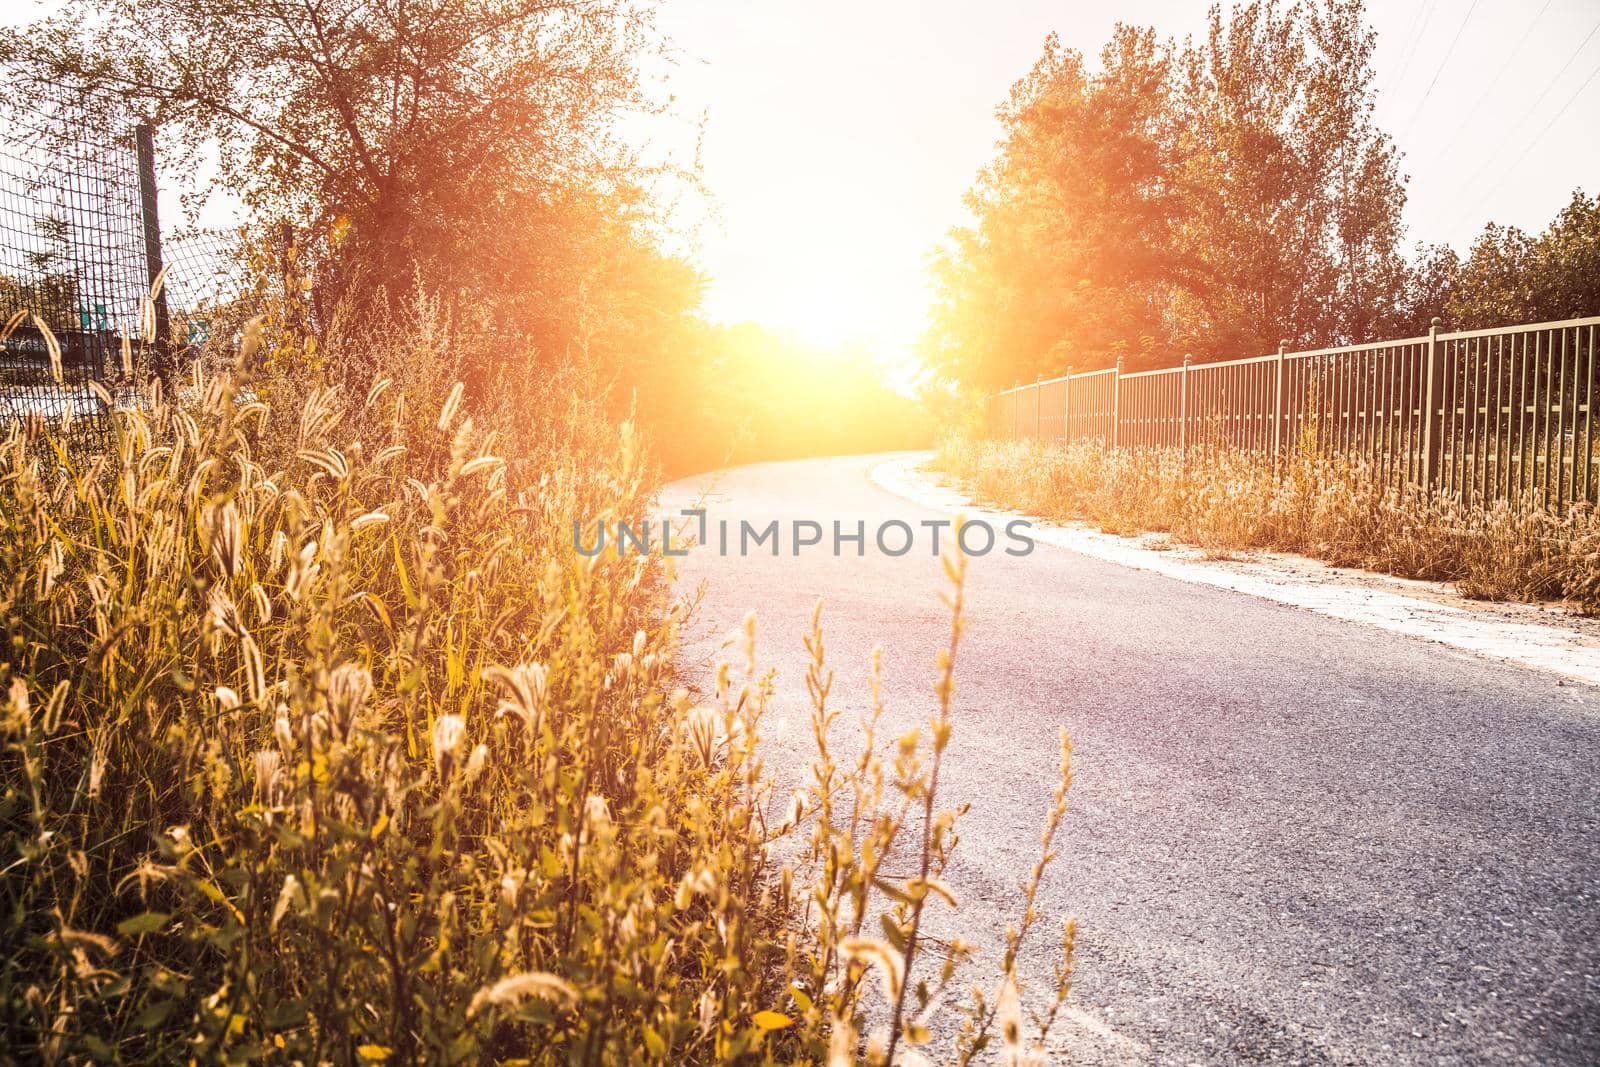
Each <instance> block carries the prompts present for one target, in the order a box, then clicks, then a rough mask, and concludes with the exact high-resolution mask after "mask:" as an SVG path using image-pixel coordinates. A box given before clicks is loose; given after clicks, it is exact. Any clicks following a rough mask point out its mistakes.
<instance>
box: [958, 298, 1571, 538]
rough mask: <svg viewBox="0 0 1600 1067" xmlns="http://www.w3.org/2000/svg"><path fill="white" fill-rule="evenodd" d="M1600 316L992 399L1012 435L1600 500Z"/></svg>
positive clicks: (1559, 502)
mask: <svg viewBox="0 0 1600 1067" xmlns="http://www.w3.org/2000/svg"><path fill="white" fill-rule="evenodd" d="M1597 337H1600V316H1597V317H1591V318H1582V319H1569V320H1566V321H1564V322H1541V323H1532V324H1529V325H1524V326H1508V327H1496V328H1494V329H1486V330H1466V331H1460V332H1455V333H1445V332H1443V331H1441V330H1440V328H1439V324H1438V322H1437V320H1435V323H1434V326H1433V327H1432V328H1431V329H1430V330H1429V332H1428V333H1427V334H1426V335H1425V336H1421V337H1407V338H1403V339H1400V340H1393V341H1377V342H1373V343H1370V344H1361V345H1347V346H1343V347H1339V348H1322V349H1315V350H1313V351H1309V352H1288V351H1285V350H1284V347H1283V346H1280V348H1279V351H1278V352H1276V353H1273V354H1271V355H1265V356H1252V357H1247V358H1244V359H1230V360H1221V361H1218V362H1214V363H1191V362H1190V361H1189V359H1188V358H1187V357H1185V359H1184V363H1183V365H1182V366H1180V367H1169V368H1163V369H1160V370H1147V371H1135V372H1132V373H1125V372H1123V371H1122V370H1121V367H1120V364H1119V366H1118V367H1115V368H1110V369H1106V370H1098V371H1088V372H1085V373H1081V374H1072V373H1068V374H1066V375H1064V376H1062V377H1059V378H1051V379H1048V380H1044V381H1038V382H1035V383H1033V384H1032V385H1022V386H1018V387H1016V388H1013V389H1007V390H1003V391H1001V392H999V393H997V394H995V395H994V397H993V398H992V399H991V402H990V409H989V420H990V428H991V433H992V434H994V435H995V436H997V437H1001V438H1014V439H1022V438H1032V439H1037V440H1043V441H1058V442H1091V441H1092V442H1097V443H1099V444H1101V445H1103V446H1106V447H1114V448H1167V449H1179V450H1182V451H1184V452H1186V453H1188V452H1202V453H1203V452H1204V451H1206V450H1211V449H1221V448H1225V449H1230V450H1235V451H1243V452H1249V453H1255V454H1258V455H1260V456H1261V457H1262V458H1263V460H1264V461H1265V462H1270V463H1272V464H1273V465H1274V466H1275V467H1278V466H1281V464H1282V462H1283V460H1284V459H1285V458H1286V457H1289V456H1293V455H1307V454H1310V455H1317V456H1323V457H1329V458H1339V459H1344V460H1348V461H1353V462H1357V463H1359V464H1361V465H1363V466H1364V467H1365V468H1366V469H1367V470H1369V471H1370V472H1372V473H1373V474H1374V475H1375V476H1376V477H1377V478H1379V479H1381V480H1382V481H1383V482H1385V483H1387V484H1392V485H1417V486H1427V487H1429V488H1432V489H1435V490H1437V491H1439V492H1442V493H1445V494H1447V495H1449V496H1452V497H1454V498H1456V499H1459V500H1461V501H1463V502H1467V503H1474V504H1484V503H1487V502H1489V501H1492V500H1509V501H1513V502H1518V503H1528V504H1533V505H1537V506H1543V507H1553V508H1561V507H1565V506H1566V505H1568V504H1571V503H1575V502H1587V503H1596V502H1597V501H1600V470H1597V469H1596V457H1595V447H1596V442H1595V427H1594V421H1595V420H1594V403H1595V391H1596V375H1597V368H1596V365H1595V364H1596V351H1595V344H1596V340H1597Z"/></svg>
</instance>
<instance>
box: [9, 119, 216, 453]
mask: <svg viewBox="0 0 1600 1067" xmlns="http://www.w3.org/2000/svg"><path fill="white" fill-rule="evenodd" d="M116 115H117V109H116V108H115V107H113V106H107V105H106V103H105V102H104V101H99V102H95V104H94V106H91V103H90V102H88V101H85V100H83V99H82V98H80V97H76V96H74V95H71V94H68V93H66V92H64V91H63V92H50V91H45V92H43V93H40V92H30V93H28V94H26V95H25V96H24V95H22V94H11V93H0V326H5V325H9V326H10V329H9V332H8V333H7V334H6V335H5V337H4V340H3V341H0V429H3V428H4V425H5V424H7V423H10V422H12V421H13V420H18V419H28V418H37V419H45V420H48V421H50V422H52V423H60V424H63V425H65V426H66V427H67V428H69V429H70V430H71V431H73V434H74V436H87V437H91V438H103V437H104V435H105V434H106V432H107V425H108V424H107V419H106V416H107V414H108V413H109V411H110V409H111V408H112V407H114V406H119V405H124V404H132V403H135V402H136V397H137V389H138V386H139V384H140V383H141V382H142V381H144V380H146V379H148V378H149V377H151V376H160V377H166V376H168V375H169V374H170V373H171V371H172V369H173V368H174V367H175V366H177V365H179V364H180V363H181V362H182V361H183V360H184V358H185V357H186V356H188V355H190V354H192V352H193V351H194V350H195V347H196V346H200V345H204V344H206V343H208V342H209V341H210V340H211V336H210V315H211V313H212V311H213V310H214V309H218V308H222V307H225V306H227V304H228V303H229V302H230V300H231V299H233V297H234V295H235V294H236V293H237V292H238V291H239V280H238V279H237V278H236V277H235V267H234V264H236V263H237V257H234V256H231V255H229V254H228V251H227V248H226V245H225V243H224V242H223V241H222V240H221V239H219V238H218V237H217V236H216V235H214V234H205V233H196V234H192V235H190V236H188V237H186V238H184V239H181V240H176V241H174V240H173V239H172V238H171V237H170V236H166V240H165V241H163V237H164V235H163V234H162V232H161V229H160V223H159V217H158V214H157V209H156V190H155V160H154V143H153V142H154V139H153V136H152V134H151V131H150V128H149V127H148V126H141V125H140V124H139V123H137V122H136V121H135V120H134V119H133V118H132V117H131V116H130V117H127V118H126V119H120V118H116V117H110V118H108V116H116ZM158 275H159V276H162V277H163V278H164V280H163V282H162V284H161V286H160V289H159V290H158V291H155V297H154V299H152V292H153V291H154V290H153V283H154V281H155V279H156V278H157V277H158Z"/></svg>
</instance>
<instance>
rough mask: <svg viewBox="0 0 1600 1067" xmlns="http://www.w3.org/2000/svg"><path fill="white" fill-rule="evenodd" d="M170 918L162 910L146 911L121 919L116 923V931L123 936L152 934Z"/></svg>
mask: <svg viewBox="0 0 1600 1067" xmlns="http://www.w3.org/2000/svg"><path fill="white" fill-rule="evenodd" d="M169 918H171V916H170V915H168V914H167V913H166V912H164V911H146V912H141V913H140V914H138V915H135V916H133V917H132V918H131V919H123V920H122V921H121V922H119V923H118V924H117V933H119V934H121V935H122V936H123V937H138V936H139V935H141V934H153V933H155V932H156V931H157V930H159V929H161V928H162V927H163V926H165V925H166V924H167V920H168V919H169Z"/></svg>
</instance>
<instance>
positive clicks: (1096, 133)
mask: <svg viewBox="0 0 1600 1067" xmlns="http://www.w3.org/2000/svg"><path fill="white" fill-rule="evenodd" d="M1373 46H1374V36H1373V33H1372V31H1371V29H1370V28H1368V27H1367V26H1366V24H1365V23H1364V21H1363V17H1362V7H1361V3H1360V0H1304V2H1296V3H1291V4H1280V3H1278V2H1276V0H1257V2H1253V3H1248V4H1244V5H1241V6H1239V7H1236V8H1234V9H1232V10H1231V11H1229V12H1228V13H1226V14H1224V12H1223V10H1222V9H1221V8H1220V7H1213V8H1212V9H1211V11H1210V13H1209V16H1208V24H1207V29H1206V33H1205V35H1204V37H1203V38H1202V39H1200V40H1198V41H1185V42H1182V43H1179V42H1175V41H1171V40H1165V39H1162V38H1160V37H1159V36H1157V34H1156V32H1155V31H1154V30H1151V29H1138V28H1134V27H1130V26H1118V27H1117V29H1116V31H1115V33H1114V34H1113V37H1112V39H1111V41H1110V43H1109V44H1107V46H1106V47H1105V49H1104V50H1103V51H1102V52H1101V55H1100V58H1099V64H1098V66H1097V67H1093V68H1091V66H1090V65H1089V64H1088V63H1087V62H1086V61H1085V59H1084V57H1083V56H1082V55H1081V54H1079V53H1077V52H1075V51H1072V50H1070V49H1066V48H1064V47H1062V45H1061V44H1060V42H1059V41H1058V40H1057V39H1056V38H1055V37H1053V36H1052V37H1050V38H1049V39H1047V41H1046V43H1045V48H1044V54H1043V56H1042V57H1041V58H1040V60H1039V62H1038V63H1037V64H1036V65H1035V66H1034V68H1033V70H1032V71H1031V72H1030V73H1029V74H1028V75H1027V76H1026V77H1025V78H1023V79H1022V80H1021V81H1019V82H1018V83H1017V85H1016V86H1015V87H1014V88H1013V90H1012V93H1011V97H1010V99H1009V100H1008V101H1007V102H1006V103H1005V104H1004V105H1003V106H1002V107H1001V108H1000V110H999V112H998V116H999V119H1000V122H1001V125H1002V130H1003V136H1002V139H1001V142H1000V145H999V153H998V156H997V158H996V160H995V161H994V162H993V163H992V164H990V165H989V166H988V167H987V168H985V169H984V171H983V172H982V173H981V174H980V175H979V178H978V181H977V183H976V185H975V187H974V189H973V191H972V193H971V194H970V196H969V198H968V205H969V208H970V209H971V212H972V216H973V221H972V223H971V225H969V226H966V227H962V228H959V229H957V230H956V231H954V232H953V233H952V235H951V238H950V240H949V242H948V243H947V245H946V246H945V248H944V249H943V250H942V252H941V254H940V256H939V257H938V260H937V267H936V269H937V277H938V280H939V283H940V296H939V301H938V304H937V306H936V308H935V313H934V316H933V325H932V328H931V330H930V331H929V334H928V336H927V338H926V340H925V353H926V355H927V356H928V357H929V358H930V361H931V362H933V363H935V364H936V365H939V366H941V367H943V368H944V369H946V370H948V371H951V372H953V373H955V374H956V375H957V376H959V377H962V378H963V379H965V380H969V381H976V382H979V383H982V384H988V385H997V384H1009V383H1010V382H1011V381H1012V380H1015V379H1024V378H1032V377H1034V376H1035V375H1037V374H1045V373H1057V372H1059V371H1060V370H1061V369H1063V368H1064V367H1066V366H1068V365H1071V366H1074V367H1076V368H1077V369H1080V370H1081V369H1088V368H1091V367H1100V366H1108V365H1110V364H1111V363H1113V362H1115V360H1116V359H1117V358H1119V357H1123V358H1125V359H1126V360H1127V361H1128V363H1129V365H1130V366H1133V367H1138V366H1149V365H1156V364H1159V363H1163V362H1172V361H1176V360H1177V359H1181V358H1182V354H1183V353H1184V352H1192V353H1193V354H1194V355H1196V356H1197V357H1203V358H1219V357H1224V356H1233V355H1247V354H1256V353H1259V352H1262V351H1268V350H1270V349H1271V348H1273V347H1275V346H1276V345H1277V343H1278V340H1279V339H1280V338H1287V339H1289V341H1290V342H1291V343H1292V344H1306V345H1309V344H1332V343H1338V342H1342V341H1346V340H1349V339H1352V338H1355V337H1360V336H1367V335H1369V334H1370V332H1371V331H1372V330H1373V329H1374V328H1375V327H1377V326H1378V325H1379V324H1386V323H1387V322H1389V321H1391V320H1392V319H1393V317H1394V314H1395V302H1394V294H1395V292H1396V287H1397V283H1398V282H1399V280H1400V279H1401V278H1402V277H1403V274H1404V260H1403V257H1402V256H1401V254H1400V252H1399V244H1400V240H1401V236H1402V230H1401V223H1400V213H1401V210H1402V208H1403V206H1404V203H1405V187H1404V179H1403V178H1402V176H1401V175H1400V173H1399V168H1398V154H1397V152H1396V150H1395V148H1394V145H1393V143H1392V142H1391V141H1390V140H1389V138H1388V137H1387V136H1386V135H1385V134H1383V133H1382V132H1381V131H1380V130H1378V128H1377V127H1376V125H1375V124H1374V122H1373V117H1372V115H1373V109H1374V94H1373V84H1372V80H1373V72H1372V50H1373Z"/></svg>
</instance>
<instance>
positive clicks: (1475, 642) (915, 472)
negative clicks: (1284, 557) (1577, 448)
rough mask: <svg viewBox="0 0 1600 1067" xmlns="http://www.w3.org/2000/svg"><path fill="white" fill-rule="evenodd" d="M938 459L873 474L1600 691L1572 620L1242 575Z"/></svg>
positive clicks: (882, 467) (1137, 559)
mask: <svg viewBox="0 0 1600 1067" xmlns="http://www.w3.org/2000/svg"><path fill="white" fill-rule="evenodd" d="M932 456H933V453H932V452H918V453H912V454H909V455H899V456H895V457H893V458H890V459H886V460H883V461H881V462H878V463H875V464H873V465H872V467H871V468H870V469H869V470H868V479H869V480H870V481H871V482H872V484H874V485H876V486H877V487H878V488H879V489H882V490H883V491H884V492H886V493H889V494H891V495H893V496H896V497H899V498H901V499H903V500H908V501H910V502H912V503H914V504H918V505H920V506H922V507H925V508H929V509H931V510H934V511H942V512H946V513H948V514H952V515H957V514H959V515H965V516H966V517H968V518H974V519H976V518H981V519H984V520H985V521H989V522H993V523H997V524H1003V523H1006V522H1009V521H1011V520H1013V519H1026V520H1028V521H1030V522H1031V523H1032V524H1033V527H1034V529H1033V531H1032V533H1033V537H1034V539H1035V540H1036V541H1038V542H1039V543H1041V544H1048V545H1052V546H1054V547H1057V548H1064V549H1066V550H1068V551H1070V552H1076V553H1078V554H1080V555H1084V556H1089V557H1091V558H1093V559H1098V560H1103V561H1105V562H1107V563H1115V564H1118V565H1120V566H1124V567H1130V568H1133V569H1135V570H1145V571H1152V572H1154V573H1157V574H1160V575H1163V576H1165V577H1168V578H1173V579H1175V580H1177V581H1181V582H1189V583H1191V584H1197V585H1208V586H1212V587H1214V588H1218V589H1227V590H1230V591H1232V592H1236V593H1243V594H1245V595H1246V596H1253V597H1257V598H1259V599H1263V600H1271V601H1275V602H1277V603H1280V604H1287V605H1289V606H1292V607H1297V608H1303V609H1305V610H1307V611H1313V612H1316V613H1317V614H1319V615H1325V616H1328V617H1330V618H1336V619H1342V620H1345V621H1347V622H1355V623H1361V624H1364V625H1367V626H1373V627H1376V628H1378V629H1381V630H1386V631H1389V632H1391V633H1398V634H1404V635H1406V636H1408V637H1414V638H1420V639H1422V640H1425V641H1432V642H1434V643H1436V644H1440V645H1445V646H1447V647H1450V648H1454V649H1457V650H1459V651H1462V652H1466V653H1468V654H1470V655H1473V656H1477V657H1480V658H1484V659H1491V660H1496V661H1498V662H1502V663H1510V664H1514V665H1516V666H1519V667H1525V668H1528V669H1531V670H1535V671H1539V672H1541V673H1545V674H1552V675H1555V676H1557V677H1559V678H1562V679H1565V680H1568V681H1574V682H1579V683H1581V684H1583V685H1588V686H1594V687H1597V688H1600V639H1597V638H1595V637H1593V636H1591V635H1589V634H1585V633H1582V632H1580V631H1578V630H1576V629H1575V628H1574V627H1572V626H1570V625H1568V626H1563V625H1561V624H1560V623H1559V622H1556V621H1551V622H1542V621H1541V622H1537V623H1534V622H1520V621H1514V620H1508V619H1499V618H1492V617H1488V616H1487V615H1486V613H1485V612H1484V611H1481V610H1473V609H1470V608H1467V607H1464V606H1461V605H1460V604H1453V603H1449V601H1450V600H1452V599H1454V600H1456V601H1460V602H1461V603H1466V601H1465V599H1464V598H1461V597H1458V596H1456V595H1455V594H1453V593H1450V592H1449V591H1448V590H1447V589H1446V588H1445V587H1444V586H1443V585H1442V584H1438V583H1429V584H1430V585H1438V589H1437V590H1436V591H1435V592H1436V595H1437V597H1438V599H1423V598H1422V597H1416V596H1406V595H1404V594H1401V593H1395V592H1391V591H1389V590H1385V589H1373V588H1366V587H1361V586H1349V585H1337V586H1334V585H1328V584H1326V583H1315V582H1311V581H1308V580H1307V579H1305V578H1304V577H1302V576H1300V575H1295V574H1290V573H1287V572H1276V573H1270V574H1269V573H1267V572H1266V569H1265V568H1261V567H1256V568H1253V569H1252V571H1251V572H1250V573H1242V572H1241V571H1239V570H1238V569H1235V568H1229V567H1227V566H1225V565H1223V564H1221V563H1216V562H1211V561H1207V560H1201V559H1193V558H1185V557H1183V556H1181V555H1174V554H1173V553H1172V552H1163V551H1156V550H1153V549H1149V548H1145V547H1143V546H1142V545H1141V544H1140V543H1139V542H1138V541H1136V540H1134V539H1133V538H1128V537H1121V536H1118V535H1116V534H1108V533H1102V532H1100V531H1097V530H1091V529H1088V528H1087V527H1083V526H1061V525H1054V524H1051V523H1048V522H1045V521H1044V520H1041V519H1039V518H1037V517H1036V516H1030V515H1025V514H1023V513H1021V512H1015V511H1006V510H1001V509H997V508H991V507H984V506H982V505H980V504H977V503H976V502H974V501H973V500H972V499H971V498H970V497H968V496H966V495H965V494H963V493H961V492H959V491H958V490H956V489H953V488H951V487H949V486H947V485H942V484H940V483H939V482H938V481H936V480H935V477H934V476H933V475H931V474H929V473H928V472H926V471H924V470H923V469H922V468H923V466H924V465H925V464H926V463H927V461H928V460H929V459H931V458H932Z"/></svg>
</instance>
